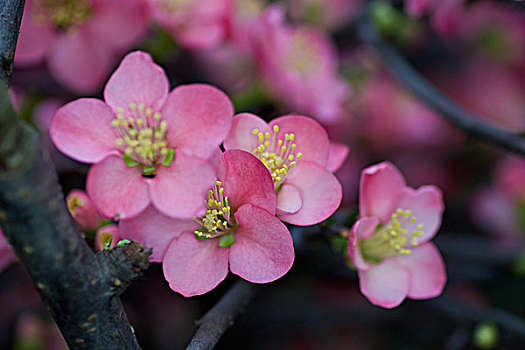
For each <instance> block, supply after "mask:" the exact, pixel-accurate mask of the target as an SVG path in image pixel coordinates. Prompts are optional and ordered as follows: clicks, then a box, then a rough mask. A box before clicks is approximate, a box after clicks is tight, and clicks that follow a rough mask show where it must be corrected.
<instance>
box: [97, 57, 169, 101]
mask: <svg viewBox="0 0 525 350" xmlns="http://www.w3.org/2000/svg"><path fill="white" fill-rule="evenodd" d="M168 91H169V81H168V77H167V76H166V73H165V72H164V70H163V69H162V68H161V67H160V66H158V65H157V64H155V63H154V62H153V59H152V58H151V56H150V55H149V54H148V53H145V52H141V51H135V52H132V53H130V54H128V55H127V56H126V57H124V59H122V62H120V65H119V67H118V68H117V70H116V71H115V73H113V75H112V76H111V78H109V81H108V83H107V84H106V87H105V89H104V99H105V100H106V103H107V104H108V105H110V106H111V108H112V109H113V110H116V109H117V108H118V107H121V108H124V109H128V107H129V105H130V104H131V103H135V104H136V105H139V104H144V105H145V106H146V107H148V106H149V107H151V108H153V109H155V110H157V109H159V108H160V107H161V105H162V104H163V103H164V101H165V99H166V97H167V95H168Z"/></svg>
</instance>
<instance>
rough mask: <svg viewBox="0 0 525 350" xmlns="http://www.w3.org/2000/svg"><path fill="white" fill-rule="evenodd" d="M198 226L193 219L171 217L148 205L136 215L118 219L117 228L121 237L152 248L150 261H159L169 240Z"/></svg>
mask: <svg viewBox="0 0 525 350" xmlns="http://www.w3.org/2000/svg"><path fill="white" fill-rule="evenodd" d="M198 228H199V224H197V223H196V222H195V221H193V220H178V219H172V218H170V217H167V216H166V215H163V214H161V213H159V211H158V210H156V209H155V208H154V207H153V206H151V205H150V206H149V207H148V208H146V210H144V211H143V212H142V213H140V214H139V215H137V216H134V217H132V218H130V219H124V220H120V222H119V229H120V232H121V234H122V237H123V238H128V239H133V240H136V241H137V242H139V243H140V244H142V245H143V246H145V247H146V248H153V252H152V254H151V257H150V261H153V262H161V261H162V259H163V258H164V253H165V251H166V249H168V246H169V245H170V243H171V241H172V240H173V239H174V238H176V237H179V236H180V235H181V234H182V232H185V231H189V232H193V231H194V230H196V229H198Z"/></svg>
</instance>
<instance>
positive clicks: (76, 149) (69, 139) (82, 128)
mask: <svg viewBox="0 0 525 350" xmlns="http://www.w3.org/2000/svg"><path fill="white" fill-rule="evenodd" d="M113 117H114V116H113V113H112V112H111V110H110V109H109V108H108V106H107V105H106V104H105V103H104V102H102V101H100V100H97V99H94V98H81V99H79V100H76V101H73V102H70V103H68V104H66V105H65V106H63V107H61V108H60V109H58V110H57V112H56V114H55V116H54V117H53V119H52V120H51V125H50V127H49V133H50V136H51V139H52V140H53V143H54V144H55V146H56V147H57V148H58V149H59V150H60V151H61V152H62V153H64V154H66V155H68V156H70V157H71V158H73V159H76V160H78V161H80V162H85V163H98V162H100V161H101V160H102V159H104V158H105V157H106V156H107V155H109V154H111V153H117V148H116V144H115V140H116V136H115V132H114V131H113V128H112V126H111V121H112V120H113Z"/></svg>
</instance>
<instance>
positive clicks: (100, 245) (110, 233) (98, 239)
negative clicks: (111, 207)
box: [95, 225, 120, 250]
mask: <svg viewBox="0 0 525 350" xmlns="http://www.w3.org/2000/svg"><path fill="white" fill-rule="evenodd" d="M119 240H120V233H119V229H118V226H117V225H106V226H102V227H101V228H99V229H98V230H97V234H96V235H95V248H96V249H97V250H104V249H113V248H115V246H116V245H117V243H118V241H119Z"/></svg>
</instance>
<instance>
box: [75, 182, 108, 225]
mask: <svg viewBox="0 0 525 350" xmlns="http://www.w3.org/2000/svg"><path fill="white" fill-rule="evenodd" d="M66 203H67V207H68V209H69V212H70V213H71V216H72V217H73V219H75V221H76V223H77V225H78V227H79V228H80V229H81V230H82V231H93V230H96V229H97V228H99V227H100V225H101V224H102V222H103V221H104V219H105V218H104V217H103V216H102V215H101V214H100V213H99V211H98V209H97V208H96V207H95V205H94V204H93V202H92V201H91V199H90V198H89V196H88V195H87V194H86V192H84V191H82V190H71V191H69V193H68V194H67V197H66Z"/></svg>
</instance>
